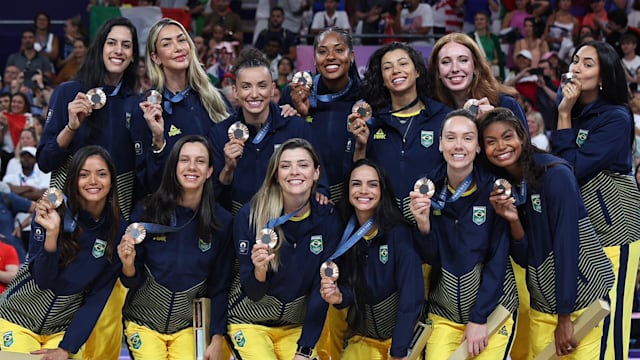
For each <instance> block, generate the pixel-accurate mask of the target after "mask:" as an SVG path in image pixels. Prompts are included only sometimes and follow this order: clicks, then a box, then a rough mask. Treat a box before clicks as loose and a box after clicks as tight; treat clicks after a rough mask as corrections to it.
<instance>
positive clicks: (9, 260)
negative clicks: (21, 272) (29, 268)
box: [0, 240, 20, 294]
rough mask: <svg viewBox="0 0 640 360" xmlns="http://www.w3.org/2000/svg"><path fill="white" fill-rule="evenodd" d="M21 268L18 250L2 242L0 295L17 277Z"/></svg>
mask: <svg viewBox="0 0 640 360" xmlns="http://www.w3.org/2000/svg"><path fill="white" fill-rule="evenodd" d="M19 267H20V260H18V252H17V251H16V249H15V248H14V247H13V246H11V245H9V244H6V243H4V242H3V241H2V240H0V294H1V293H2V292H3V291H4V289H6V287H7V285H8V284H9V283H10V282H11V280H13V278H14V277H15V276H16V274H17V273H18V268H19Z"/></svg>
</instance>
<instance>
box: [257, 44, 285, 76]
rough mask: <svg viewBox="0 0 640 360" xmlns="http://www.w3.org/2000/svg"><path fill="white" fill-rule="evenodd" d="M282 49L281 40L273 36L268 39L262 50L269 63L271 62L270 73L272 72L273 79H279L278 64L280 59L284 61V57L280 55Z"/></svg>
mask: <svg viewBox="0 0 640 360" xmlns="http://www.w3.org/2000/svg"><path fill="white" fill-rule="evenodd" d="M281 47H282V43H281V42H280V38H279V37H277V36H271V37H269V38H268V39H267V45H266V46H265V48H264V49H261V50H262V52H263V53H264V56H265V57H266V58H267V61H269V64H270V65H269V71H270V72H271V78H272V79H277V78H278V64H279V63H280V59H282V55H280V48H281Z"/></svg>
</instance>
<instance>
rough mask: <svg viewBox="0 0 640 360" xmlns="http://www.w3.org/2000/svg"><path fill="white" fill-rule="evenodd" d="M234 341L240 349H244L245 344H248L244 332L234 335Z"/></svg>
mask: <svg viewBox="0 0 640 360" xmlns="http://www.w3.org/2000/svg"><path fill="white" fill-rule="evenodd" d="M233 341H235V342H236V345H238V347H244V344H245V343H246V342H247V340H246V339H245V338H244V334H243V333H242V330H240V331H238V332H236V333H235V334H233Z"/></svg>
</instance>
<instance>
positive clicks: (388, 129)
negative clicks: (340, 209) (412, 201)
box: [349, 42, 449, 218]
mask: <svg viewBox="0 0 640 360" xmlns="http://www.w3.org/2000/svg"><path fill="white" fill-rule="evenodd" d="M427 81H428V80H427V68H426V66H425V63H424V57H423V56H422V54H420V53H419V52H418V51H417V50H415V49H414V48H413V47H411V46H410V45H407V44H404V43H397V42H394V43H390V44H388V45H385V46H383V47H381V48H379V49H378V50H376V52H374V53H373V55H372V56H371V58H370V59H369V65H368V67H367V72H366V73H365V79H364V82H363V85H362V89H361V93H362V95H363V96H364V100H365V101H366V102H367V103H368V104H370V105H371V107H372V109H373V118H371V119H369V120H368V121H366V122H365V120H366V118H364V117H363V116H362V115H360V114H359V113H357V112H353V113H351V114H350V115H349V128H350V130H351V132H352V134H353V136H354V137H355V139H356V144H355V153H354V160H358V159H361V158H365V157H366V158H368V159H371V160H373V161H375V162H376V163H378V164H380V165H381V166H382V167H383V168H384V169H385V171H386V172H387V173H389V174H393V176H392V177H391V178H390V184H389V185H390V186H391V190H392V191H393V194H394V195H395V197H396V202H397V204H398V205H399V207H400V211H401V212H402V214H403V215H404V216H405V217H407V218H412V215H411V212H410V210H409V196H408V194H409V192H410V191H411V189H413V182H414V181H415V179H418V178H419V177H420V176H421V174H423V173H424V172H425V171H426V170H427V169H430V168H433V167H437V166H438V165H440V164H441V163H443V158H442V154H440V152H439V151H438V137H437V136H436V135H437V133H438V131H440V127H441V124H442V120H443V119H444V117H445V115H446V114H447V113H448V112H449V108H448V107H447V106H445V105H443V104H441V103H439V102H438V101H435V100H432V99H430V98H429V97H428V96H427V93H426V92H427V88H428V82H427Z"/></svg>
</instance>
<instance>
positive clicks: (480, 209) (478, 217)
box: [473, 206, 487, 225]
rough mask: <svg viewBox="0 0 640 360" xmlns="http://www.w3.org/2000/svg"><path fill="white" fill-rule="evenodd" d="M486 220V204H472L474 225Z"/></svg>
mask: <svg viewBox="0 0 640 360" xmlns="http://www.w3.org/2000/svg"><path fill="white" fill-rule="evenodd" d="M485 221H487V207H486V206H474V207H473V223H474V224H476V225H482V224H484V222H485Z"/></svg>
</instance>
